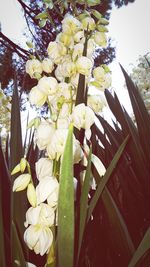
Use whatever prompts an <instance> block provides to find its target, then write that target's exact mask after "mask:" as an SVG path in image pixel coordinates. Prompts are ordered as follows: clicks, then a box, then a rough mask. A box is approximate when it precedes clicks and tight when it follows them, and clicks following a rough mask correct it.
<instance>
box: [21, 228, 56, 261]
mask: <svg viewBox="0 0 150 267" xmlns="http://www.w3.org/2000/svg"><path fill="white" fill-rule="evenodd" d="M24 241H25V243H26V244H27V246H28V247H29V248H30V249H31V250H34V252H35V253H36V254H40V255H41V256H43V255H44V254H45V253H48V252H49V249H50V247H51V245H52V242H53V234H52V231H51V230H50V228H49V227H47V226H42V225H40V224H36V225H30V226H29V227H28V228H27V229H26V231H25V233H24Z"/></svg>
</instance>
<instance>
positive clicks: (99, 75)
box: [93, 67, 111, 91]
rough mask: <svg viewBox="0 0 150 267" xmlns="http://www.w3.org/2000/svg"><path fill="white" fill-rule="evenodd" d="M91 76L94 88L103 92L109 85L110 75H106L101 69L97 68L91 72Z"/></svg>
mask: <svg viewBox="0 0 150 267" xmlns="http://www.w3.org/2000/svg"><path fill="white" fill-rule="evenodd" d="M93 76H94V78H95V82H96V83H95V86H96V87H97V88H98V89H100V90H102V91H103V90H104V89H106V88H108V87H110V85H111V75H110V73H109V72H108V73H106V72H105V70H104V68H103V67H97V68H95V69H94V70H93Z"/></svg>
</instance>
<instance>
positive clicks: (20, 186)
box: [13, 173, 31, 192]
mask: <svg viewBox="0 0 150 267" xmlns="http://www.w3.org/2000/svg"><path fill="white" fill-rule="evenodd" d="M30 180H31V175H30V174H29V173H25V174H21V175H19V176H18V178H16V179H15V181H14V185H13V192H14V191H16V192H18V191H22V190H24V189H26V188H27V186H28V184H29V182H30Z"/></svg>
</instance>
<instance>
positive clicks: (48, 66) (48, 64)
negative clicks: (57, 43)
mask: <svg viewBox="0 0 150 267" xmlns="http://www.w3.org/2000/svg"><path fill="white" fill-rule="evenodd" d="M42 68H43V71H44V72H46V73H51V72H52V70H53V68H54V63H53V61H52V60H51V59H50V58H44V60H43V61H42Z"/></svg>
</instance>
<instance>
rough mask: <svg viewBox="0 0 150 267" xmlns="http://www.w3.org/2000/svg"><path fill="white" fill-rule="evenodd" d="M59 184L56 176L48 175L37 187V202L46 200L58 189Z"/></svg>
mask: <svg viewBox="0 0 150 267" xmlns="http://www.w3.org/2000/svg"><path fill="white" fill-rule="evenodd" d="M58 187H59V184H58V181H57V179H56V178H55V177H50V176H46V177H44V178H43V179H42V180H40V182H39V184H38V186H37V187H36V195H37V204H40V203H42V202H44V201H45V200H46V199H47V198H48V197H49V196H50V195H51V194H53V193H54V192H55V191H57V190H58Z"/></svg>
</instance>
